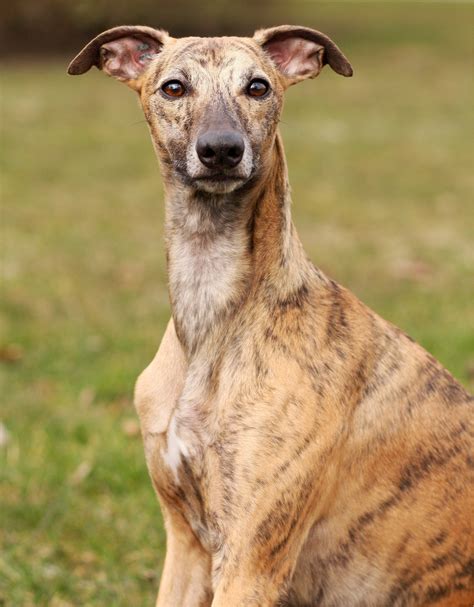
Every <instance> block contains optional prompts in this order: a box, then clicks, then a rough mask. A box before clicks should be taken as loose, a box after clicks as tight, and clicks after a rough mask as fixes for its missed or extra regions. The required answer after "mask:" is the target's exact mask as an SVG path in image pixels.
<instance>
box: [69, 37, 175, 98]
mask: <svg viewBox="0 0 474 607" xmlns="http://www.w3.org/2000/svg"><path fill="white" fill-rule="evenodd" d="M169 40H172V38H170V36H169V35H168V34H167V33H166V32H164V31H162V30H157V29H154V28H152V27H146V26H145V25H122V26H120V27H114V28H112V29H110V30H107V31H105V32H102V34H99V35H98V36H97V37H96V38H94V39H93V40H91V41H90V42H89V44H87V45H86V46H85V47H84V48H83V49H82V51H81V52H80V53H79V54H78V55H77V56H76V57H74V59H73V60H72V61H71V63H70V64H69V67H68V70H67V71H68V74H71V75H73V76H76V75H78V74H84V73H85V72H87V71H88V70H90V68H91V67H92V66H93V65H95V66H96V67H97V68H99V69H100V70H103V71H104V72H105V73H106V74H108V75H109V76H113V77H114V78H117V80H120V81H121V82H124V83H125V84H126V85H127V86H129V87H130V88H132V89H134V90H135V91H137V92H140V89H141V85H142V77H143V75H144V74H145V72H146V70H147V69H148V66H149V64H150V63H151V61H152V60H153V59H154V57H155V56H156V55H157V54H158V53H160V52H161V49H162V48H163V46H164V44H166V42H167V41H169Z"/></svg>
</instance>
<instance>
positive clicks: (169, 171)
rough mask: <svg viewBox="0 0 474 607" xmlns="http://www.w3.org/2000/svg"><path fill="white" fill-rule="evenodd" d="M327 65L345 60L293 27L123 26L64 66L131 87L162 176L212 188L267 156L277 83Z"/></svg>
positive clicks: (220, 189)
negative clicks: (193, 30)
mask: <svg viewBox="0 0 474 607" xmlns="http://www.w3.org/2000/svg"><path fill="white" fill-rule="evenodd" d="M325 64H328V65H329V66H330V67H331V68H332V69H333V70H334V71H335V72H337V73H338V74H342V75H343V76H351V75H352V68H351V65H350V63H349V62H348V61H347V59H346V58H345V57H344V55H343V54H342V52H341V51H340V50H339V48H338V47H337V46H336V45H335V44H334V42H332V40H330V39H329V38H328V37H327V36H325V35H324V34H321V33H320V32H317V31H315V30H312V29H309V28H303V27H295V26H286V25H285V26H281V27H275V28H270V29H264V30H259V31H257V32H256V33H255V35H254V36H253V38H237V37H229V38H226V37H223V38H180V39H175V38H171V37H170V36H169V35H168V34H167V33H166V32H163V31H161V30H157V29H153V28H150V27H145V26H122V27H116V28H113V29H111V30H108V31H106V32H103V33H102V34H100V35H99V36H97V37H96V38H94V39H93V40H92V41H91V42H89V44H88V45H87V46H86V47H84V49H83V50H82V51H81V52H80V53H79V54H78V55H77V57H75V59H73V61H72V62H71V64H70V66H69V70H68V71H69V73H70V74H83V73H84V72H86V71H87V70H89V69H90V68H91V67H92V66H93V65H95V66H96V67H98V68H99V69H101V70H103V71H104V72H106V73H107V74H109V75H110V76H114V77H115V78H117V79H118V80H120V81H122V82H124V83H125V84H127V85H128V86H129V87H131V88H132V89H134V90H136V91H137V92H138V93H139V95H140V98H141V103H142V106H143V110H144V113H145V116H146V119H147V121H148V123H149V125H150V128H151V132H152V136H153V141H154V144H155V148H156V150H157V153H158V156H159V158H160V160H161V162H162V166H163V168H164V171H165V176H168V177H172V176H175V177H178V178H179V179H180V180H181V181H182V182H183V183H184V184H186V185H188V186H191V187H193V188H196V189H199V190H204V191H207V192H213V193H225V192H230V191H232V190H234V189H236V188H238V187H240V186H242V185H243V184H244V183H246V182H248V181H249V180H250V179H251V178H252V177H254V176H256V175H258V174H259V173H260V172H261V171H262V170H263V169H264V167H265V165H266V164H267V163H268V161H269V155H270V152H271V149H272V144H273V141H274V137H275V132H276V128H277V124H278V121H279V117H280V112H281V108H282V98H283V92H284V90H285V89H286V88H287V87H288V86H290V85H292V84H295V83H297V82H300V81H301V80H305V79H306V78H314V77H316V76H317V75H318V74H319V72H320V71H321V69H322V68H323V66H324V65H325Z"/></svg>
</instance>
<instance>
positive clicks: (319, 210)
mask: <svg viewBox="0 0 474 607" xmlns="http://www.w3.org/2000/svg"><path fill="white" fill-rule="evenodd" d="M319 11H320V14H321V21H322V22H323V23H324V26H325V27H326V29H328V30H329V31H331V33H335V35H336V33H337V32H339V34H338V35H337V36H336V37H337V41H338V42H340V43H341V45H342V46H343V47H344V50H345V51H346V52H347V54H348V55H349V56H350V58H351V60H352V61H353V63H354V66H355V74H356V75H355V77H354V78H353V79H351V80H349V79H343V78H339V77H337V76H336V75H335V74H332V73H330V71H329V70H326V71H325V72H324V73H323V75H322V76H321V77H320V79H319V80H318V81H316V82H309V83H305V84H303V85H300V86H298V87H294V89H292V90H291V91H289V93H288V98H287V104H286V108H285V111H284V115H283V123H282V131H283V136H284V140H285V143H286V149H287V153H288V160H289V167H290V178H291V182H292V185H293V199H294V217H295V222H296V225H297V227H298V229H299V232H300V235H301V237H302V239H303V241H304V243H305V246H306V248H307V251H308V253H309V254H310V256H311V258H312V259H313V260H314V262H315V263H316V264H318V265H319V266H321V267H322V268H323V269H324V270H325V271H326V272H328V273H329V274H330V275H331V276H333V277H334V278H335V279H337V280H338V281H339V282H341V283H342V284H344V285H346V286H348V287H349V288H351V289H352V290H353V291H355V293H356V294H357V295H358V296H359V297H360V298H361V299H362V300H363V301H365V302H366V303H367V304H368V305H370V306H371V307H373V308H374V309H375V310H377V311H378V312H379V313H380V314H381V315H383V316H384V317H386V318H388V319H390V320H391V321H393V322H395V323H396V324H398V325H399V326H401V327H402V328H404V329H405V330H406V331H408V332H409V333H410V334H411V335H412V336H413V337H415V338H416V339H417V340H419V341H420V342H421V343H422V344H423V345H424V346H425V347H427V348H428V349H429V350H430V351H431V352H432V353H433V354H434V355H435V356H437V357H438V358H439V359H440V360H441V361H442V362H443V363H444V364H445V365H446V366H447V367H448V369H450V370H451V371H452V372H453V373H454V374H455V375H456V376H457V377H458V378H459V379H460V380H461V381H462V382H463V383H464V384H465V385H466V386H468V387H469V388H470V389H471V390H472V389H473V387H474V379H473V374H474V371H473V367H474V331H473V329H472V328H473V327H474V307H473V305H472V301H473V283H474V281H473V271H472V268H473V264H474V244H473V238H472V235H473V234H474V206H473V189H474V174H473V172H472V133H473V129H474V112H473V109H472V108H473V105H472V99H473V98H474V82H473V79H472V78H471V77H470V74H471V69H472V66H471V62H470V56H471V55H472V48H469V46H470V45H471V39H472V35H471V31H470V23H472V17H474V8H473V7H470V6H467V5H466V6H462V5H445V6H441V5H424V4H420V5H413V4H412V5H410V6H408V5H407V4H405V5H398V7H397V6H395V5H388V6H381V7H377V6H375V5H374V4H373V3H365V4H352V3H351V4H347V3H345V4H344V5H336V4H335V5H334V7H333V8H331V7H329V5H321V7H320V8H319ZM293 21H296V19H294V20H293ZM316 21H317V18H316V17H314V18H312V19H311V20H309V21H308V20H306V21H305V22H306V23H309V24H313V25H318V24H317V23H316ZM331 23H334V26H333V27H327V24H331ZM321 29H323V26H322V25H321ZM470 51H471V54H470ZM67 60H68V58H64V60H62V61H60V62H53V63H34V64H12V63H8V64H5V65H4V66H3V91H4V94H3V132H2V144H3V145H2V148H3V156H4V158H3V193H2V200H3V204H2V225H3V226H5V227H4V228H3V229H2V234H1V236H2V271H3V281H2V306H3V312H4V316H3V317H4V319H5V322H4V323H3V325H2V342H3V344H4V347H3V349H2V350H1V351H0V356H1V358H2V359H4V360H3V363H2V367H3V370H2V386H1V390H2V421H3V423H4V424H5V427H6V428H7V430H8V433H9V440H8V442H7V443H6V445H4V446H3V447H1V453H0V457H1V460H0V461H1V474H2V489H1V504H2V506H1V511H0V517H1V524H2V528H3V531H2V536H1V537H2V547H1V553H0V604H5V605H9V606H10V605H11V606H15V607H16V606H28V605H52V606H53V607H59V606H66V605H107V606H108V605H119V606H130V605H133V606H137V605H151V604H152V603H153V600H154V596H155V594H156V588H157V584H158V579H159V572H160V567H161V565H162V556H163V551H164V533H163V529H162V524H161V517H160V514H159V509H158V505H157V503H156V500H155V497H154V495H153V491H152V488H151V485H150V483H149V480H148V476H147V472H146V468H145V463H144V457H143V454H142V446H141V440H140V437H139V436H138V435H137V433H136V431H135V430H136V427H135V426H134V421H135V414H134V411H133V408H132V404H131V391H132V387H133V383H134V380H135V378H136V376H137V375H138V373H139V372H140V370H141V369H142V368H143V367H144V366H145V365H146V364H147V362H148V361H149V359H150V358H151V357H152V355H153V354H154V351H155V349H156V347H157V345H158V343H159V340H160V337H161V334H162V332H163V330H164V326H165V322H166V319H167V317H168V315H169V307H168V300H167V292H166V270H165V262H164V245H163V227H162V224H163V203H162V192H161V185H160V178H159V174H158V169H157V165H156V161H155V159H154V156H153V151H152V146H151V144H150V142H149V136H148V132H147V128H146V125H145V123H144V122H143V120H142V116H141V113H140V110H139V107H138V104H137V101H136V99H135V97H134V95H133V94H132V93H130V92H128V91H127V90H126V89H125V88H124V87H121V86H120V85H119V84H117V83H115V82H113V81H111V80H110V79H107V78H105V77H103V76H102V75H101V74H99V73H98V72H93V73H90V74H87V76H84V77H82V78H75V79H72V78H69V77H67V76H66V75H65V66H66V64H67ZM12 359H14V360H12ZM2 601H3V602H2Z"/></svg>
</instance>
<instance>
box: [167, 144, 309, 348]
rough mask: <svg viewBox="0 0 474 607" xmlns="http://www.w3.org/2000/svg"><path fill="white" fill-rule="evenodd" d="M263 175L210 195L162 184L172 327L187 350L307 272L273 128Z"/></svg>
mask: <svg viewBox="0 0 474 607" xmlns="http://www.w3.org/2000/svg"><path fill="white" fill-rule="evenodd" d="M270 160H271V161H270V162H269V163H268V168H267V171H266V174H265V175H264V176H263V177H262V178H261V179H259V181H258V183H256V184H254V185H252V187H251V188H250V189H246V190H245V191H244V188H243V189H242V190H237V191H234V192H232V193H230V194H219V195H212V194H207V193H201V192H198V191H196V190H194V189H191V188H188V187H184V186H182V185H180V184H177V183H176V182H175V181H171V182H170V181H167V182H166V183H165V199H166V245H167V259H168V272H169V289H170V298H171V305H172V311H173V318H174V322H175V326H176V331H177V334H178V336H179V338H180V341H181V343H182V345H183V347H184V348H185V350H186V351H187V354H188V356H192V355H193V353H195V352H196V351H197V350H199V348H200V346H201V345H202V343H203V341H204V340H205V339H207V337H208V336H209V334H210V333H211V332H212V331H214V330H218V329H219V326H220V325H221V323H223V322H226V320H228V319H229V317H230V316H232V315H234V314H235V313H236V312H237V311H238V309H239V308H240V307H241V306H242V305H243V303H244V302H245V301H246V299H247V298H248V295H249V294H250V293H253V295H254V296H255V295H256V293H257V292H258V291H259V290H261V289H264V291H265V296H266V297H268V298H269V299H270V300H272V301H273V302H275V303H277V302H279V301H281V302H284V301H287V300H288V298H291V296H292V295H293V294H294V293H297V292H298V290H300V289H301V288H302V287H303V285H304V283H305V281H306V280H307V278H308V276H309V275H310V274H311V273H312V269H311V266H310V264H309V263H308V262H307V260H306V257H305V254H304V251H303V249H302V246H301V243H300V241H299V239H298V236H297V235H296V232H295V229H294V227H293V224H292V221H291V213H290V204H291V200H290V193H289V184H288V173H287V168H286V161H285V156H284V151H283V146H282V143H281V139H280V136H279V135H278V134H277V136H276V138H275V142H274V145H273V149H272V150H271V159H270Z"/></svg>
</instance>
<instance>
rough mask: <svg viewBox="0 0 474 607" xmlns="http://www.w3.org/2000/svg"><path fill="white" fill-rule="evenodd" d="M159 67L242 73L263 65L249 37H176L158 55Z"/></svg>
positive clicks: (260, 51) (264, 60) (263, 62)
mask: <svg viewBox="0 0 474 607" xmlns="http://www.w3.org/2000/svg"><path fill="white" fill-rule="evenodd" d="M160 63H161V64H162V67H174V68H180V67H181V68H188V69H192V68H193V67H196V68H197V67H200V68H202V69H205V70H211V69H215V68H226V67H230V66H232V67H236V68H241V69H242V70H245V69H248V68H249V67H251V66H256V67H257V66H262V67H263V65H264V64H267V58H266V56H265V53H264V52H263V51H262V49H261V47H260V46H259V45H258V44H257V43H256V42H255V41H254V40H253V39H252V38H241V37H236V36H232V37H231V36H229V37H218V38H217V37H216V38H198V37H189V38H179V39H177V40H175V41H174V43H173V44H172V45H170V46H169V47H168V48H166V47H165V49H164V52H163V53H162V62H160Z"/></svg>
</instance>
